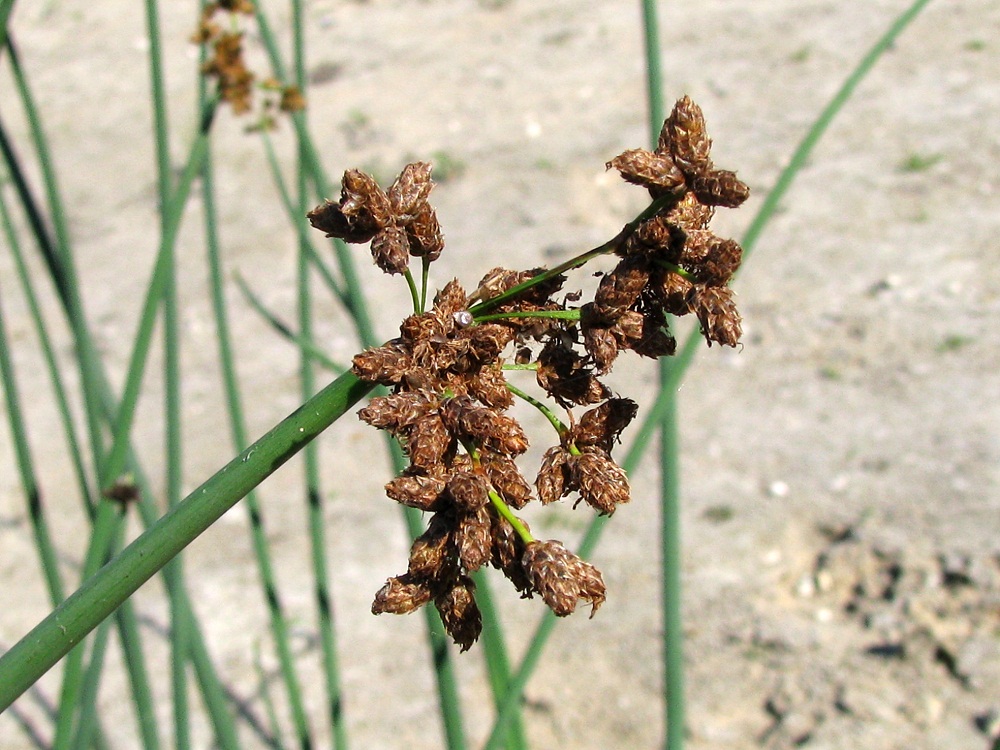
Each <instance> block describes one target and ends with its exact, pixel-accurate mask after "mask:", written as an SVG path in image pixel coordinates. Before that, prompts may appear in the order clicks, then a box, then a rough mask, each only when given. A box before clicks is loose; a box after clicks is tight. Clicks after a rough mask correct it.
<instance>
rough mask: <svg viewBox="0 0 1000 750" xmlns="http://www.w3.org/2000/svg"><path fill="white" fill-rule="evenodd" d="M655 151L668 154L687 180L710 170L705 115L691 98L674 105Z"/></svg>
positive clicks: (709, 145)
mask: <svg viewBox="0 0 1000 750" xmlns="http://www.w3.org/2000/svg"><path fill="white" fill-rule="evenodd" d="M658 150H660V151H664V152H667V153H670V154H671V155H672V156H673V158H674V161H675V162H676V163H677V166H678V167H679V168H680V170H681V171H682V172H683V173H684V176H685V177H687V178H688V179H690V178H691V177H692V176H693V175H698V174H702V173H704V172H706V171H707V170H709V169H711V168H712V161H711V158H710V156H709V154H710V152H711V150H712V139H711V138H709V137H708V132H707V131H706V129H705V115H704V114H703V113H702V111H701V107H699V106H698V105H697V104H695V103H694V101H692V99H691V97H689V96H685V97H682V98H681V99H678V100H677V103H676V104H674V108H673V111H672V112H671V113H670V117H668V118H667V121H666V122H665V123H664V125H663V130H661V131H660V142H659V146H658Z"/></svg>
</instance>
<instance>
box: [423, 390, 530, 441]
mask: <svg viewBox="0 0 1000 750" xmlns="http://www.w3.org/2000/svg"><path fill="white" fill-rule="evenodd" d="M441 417H442V419H444V421H445V424H446V425H447V427H448V429H449V430H451V432H452V433H454V434H455V435H457V436H459V437H460V438H465V439H469V440H471V441H473V442H474V443H475V444H476V445H479V446H482V447H483V448H485V449H486V450H489V451H492V452H494V453H503V454H505V455H508V456H516V455H520V454H521V453H524V452H525V451H526V450H527V449H528V438H527V436H526V435H525V434H524V430H523V429H522V428H521V425H520V424H518V422H517V421H516V420H515V419H514V418H513V417H509V416H507V415H506V414H501V413H499V412H495V411H493V410H492V409H488V408H486V407H485V406H480V405H479V404H476V403H475V402H474V401H473V400H472V399H471V398H469V397H468V396H459V397H457V398H453V399H450V400H449V401H448V402H447V403H446V404H445V405H444V407H443V408H442V409H441Z"/></svg>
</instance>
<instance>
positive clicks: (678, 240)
mask: <svg viewBox="0 0 1000 750" xmlns="http://www.w3.org/2000/svg"><path fill="white" fill-rule="evenodd" d="M682 204H683V201H682ZM683 246H684V230H683V229H682V228H681V226H680V225H679V224H677V223H676V222H675V221H674V220H672V218H668V217H667V216H663V215H660V216H654V217H653V218H652V219H647V220H646V221H644V222H643V223H642V224H640V225H639V228H638V229H636V230H635V232H634V233H633V234H632V236H631V237H629V240H628V242H627V243H626V245H625V253H626V255H637V254H638V255H653V256H655V257H656V258H657V259H658V260H665V261H667V262H668V263H676V262H677V259H678V258H679V257H680V251H681V248H682V247H683Z"/></svg>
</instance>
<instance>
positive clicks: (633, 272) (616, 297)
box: [594, 256, 649, 323]
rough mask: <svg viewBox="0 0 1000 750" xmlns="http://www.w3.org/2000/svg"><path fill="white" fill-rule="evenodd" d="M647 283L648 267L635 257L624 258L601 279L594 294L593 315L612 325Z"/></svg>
mask: <svg viewBox="0 0 1000 750" xmlns="http://www.w3.org/2000/svg"><path fill="white" fill-rule="evenodd" d="M648 281H649V267H648V265H647V263H646V262H645V260H643V259H641V256H640V257H636V256H629V257H626V258H625V260H623V261H621V262H620V263H619V264H618V266H617V267H616V268H615V269H614V270H613V271H612V272H611V273H609V274H607V275H606V276H605V277H604V278H603V279H601V283H600V285H599V286H598V287H597V292H596V293H595V294H594V312H595V315H596V316H597V317H598V318H600V319H602V320H606V321H608V322H609V323H613V322H614V321H616V320H618V318H620V317H621V316H622V315H624V314H625V311H626V310H628V309H629V308H630V307H632V305H634V304H635V302H636V300H637V299H639V295H640V294H641V293H642V290H643V289H645V287H646V283H647V282H648Z"/></svg>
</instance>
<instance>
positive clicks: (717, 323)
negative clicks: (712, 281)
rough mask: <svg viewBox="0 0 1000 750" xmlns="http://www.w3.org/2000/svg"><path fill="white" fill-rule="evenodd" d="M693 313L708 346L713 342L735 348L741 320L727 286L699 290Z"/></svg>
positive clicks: (740, 334)
mask: <svg viewBox="0 0 1000 750" xmlns="http://www.w3.org/2000/svg"><path fill="white" fill-rule="evenodd" d="M694 311H695V313H696V314H697V315H698V321H699V322H700V323H701V332H702V335H704V336H705V340H706V341H707V342H708V345H709V346H711V345H712V342H713V341H717V342H719V343H720V344H723V345H725V346H736V345H737V344H738V343H739V342H740V336H742V335H743V327H742V319H741V318H740V314H739V312H738V311H737V310H736V302H735V301H734V300H733V290H732V289H730V288H729V287H727V286H710V287H703V288H700V289H699V290H698V292H697V294H696V295H695V299H694Z"/></svg>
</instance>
